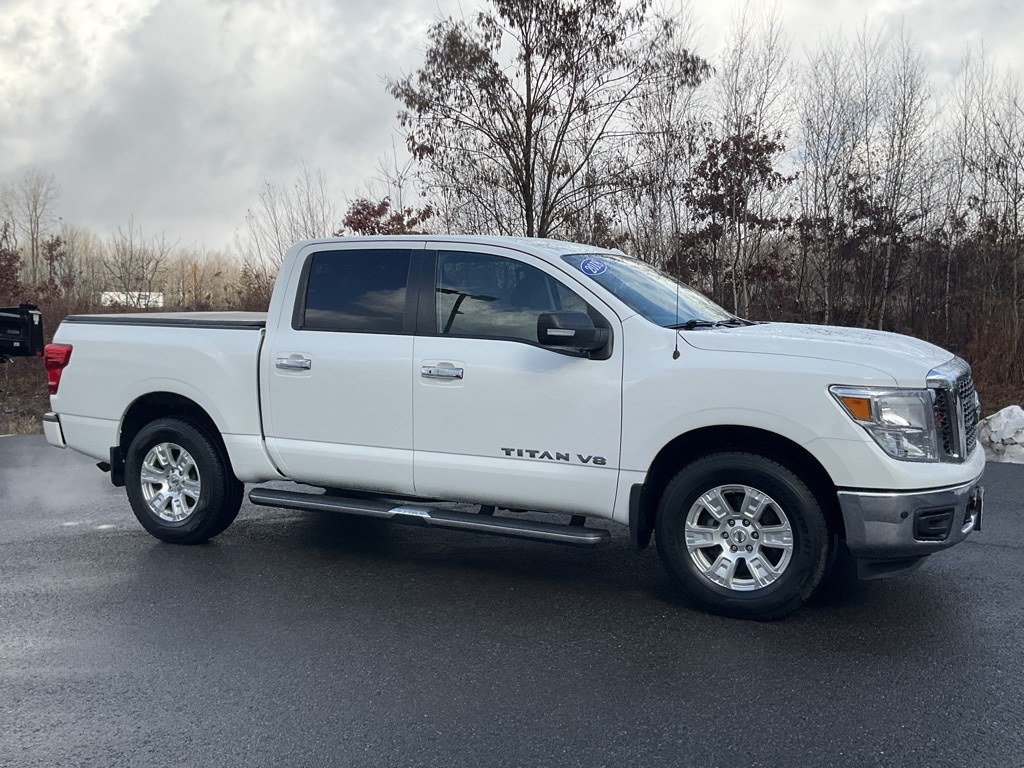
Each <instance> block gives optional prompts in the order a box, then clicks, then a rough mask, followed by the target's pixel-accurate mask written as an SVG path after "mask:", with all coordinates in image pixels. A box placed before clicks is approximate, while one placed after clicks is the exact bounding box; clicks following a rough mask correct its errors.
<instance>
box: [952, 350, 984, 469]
mask: <svg viewBox="0 0 1024 768" xmlns="http://www.w3.org/2000/svg"><path fill="white" fill-rule="evenodd" d="M956 390H957V394H958V395H959V396H960V405H961V407H962V408H963V409H964V436H965V437H966V438H967V455H968V456H970V454H971V451H973V450H974V446H975V444H976V443H977V441H978V417H979V416H980V415H981V414H980V413H978V410H979V409H978V394H977V392H975V390H974V378H973V377H972V376H971V369H970V368H968V369H967V372H966V373H964V374H962V375H961V376H960V378H958V379H957V380H956Z"/></svg>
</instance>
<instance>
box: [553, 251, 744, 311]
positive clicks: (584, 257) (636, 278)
mask: <svg viewBox="0 0 1024 768" xmlns="http://www.w3.org/2000/svg"><path fill="white" fill-rule="evenodd" d="M562 259H564V260H565V261H566V262H567V263H568V264H571V265H572V266H573V267H575V268H576V269H578V270H579V271H580V272H582V273H583V274H584V275H585V276H586V277H589V278H590V279H591V280H593V281H594V282H595V283H597V284H598V285H600V286H601V287H602V288H604V289H605V290H606V291H608V292H609V293H612V294H614V295H615V298H617V299H618V300H619V301H621V302H622V303H623V304H625V305H626V306H628V307H629V308H630V309H633V310H635V311H636V312H637V314H639V315H642V316H643V317H646V318H647V319H648V320H650V321H651V322H652V323H657V324H658V325H660V326H662V327H664V328H672V327H678V328H683V327H687V328H696V327H707V326H709V325H713V324H715V323H723V322H728V321H731V320H735V319H736V318H735V316H734V315H732V314H730V313H728V312H726V311H725V310H724V309H722V308H721V307H720V306H718V305H717V304H715V302H713V301H711V299H709V298H708V297H707V296H704V295H703V294H700V293H697V291H695V290H693V288H691V287H690V286H688V285H684V284H683V283H680V282H678V281H677V280H675V279H674V278H673V277H670V276H669V275H667V274H665V273H664V272H662V271H661V270H658V269H655V268H654V267H652V266H650V265H649V264H645V263H644V262H642V261H640V260H639V259H634V258H632V257H630V256H619V255H617V254H612V253H600V254H585V253H571V254H566V255H565V256H562ZM677 302H678V303H677ZM677 306H678V309H677Z"/></svg>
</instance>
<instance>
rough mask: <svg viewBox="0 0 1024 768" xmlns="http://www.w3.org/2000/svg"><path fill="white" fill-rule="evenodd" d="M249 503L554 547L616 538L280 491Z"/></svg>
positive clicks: (254, 494)
mask: <svg viewBox="0 0 1024 768" xmlns="http://www.w3.org/2000/svg"><path fill="white" fill-rule="evenodd" d="M249 501H251V502H252V503H253V504H258V505H260V506H263V507H280V508H283V509H299V510H306V511H310V512H341V513H342V514H346V515H359V516H362V517H376V518H379V519H382V520H390V521H392V522H395V523H405V524H406V525H420V526H424V527H427V528H447V529H449V530H454V531H467V532H469V533H486V534H490V535H492V536H509V537H512V538H516V539H530V540H532V541H546V542H549V543H551V544H568V545H570V546H576V547H593V546H597V545H598V544H605V543H607V542H609V541H611V538H612V537H611V533H609V532H608V531H606V530H604V529H603V528H584V527H583V526H582V525H579V524H570V525H560V524H558V523H538V522H534V521H532V520H517V519H514V518H511V517H498V516H496V515H493V514H477V513H473V512H456V511H454V510H448V509H436V508H433V507H427V506H422V505H419V504H402V505H400V506H397V507H396V506H394V505H393V504H390V503H388V502H386V501H377V500H375V499H349V498H345V497H342V496H321V495H319V494H313V493H299V492H297V491H279V490H276V489H274V488H253V489H252V490H251V491H249ZM574 521H575V518H574Z"/></svg>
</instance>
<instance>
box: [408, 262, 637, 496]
mask: <svg viewBox="0 0 1024 768" xmlns="http://www.w3.org/2000/svg"><path fill="white" fill-rule="evenodd" d="M432 260H433V262H434V263H433V264H431V261H432ZM424 263H425V266H424V280H423V285H424V286H425V287H426V290H425V291H424V294H423V295H421V299H420V319H419V322H420V325H419V329H418V330H419V335H417V337H416V340H415V354H414V367H413V372H412V373H413V377H412V378H413V381H414V384H413V393H414V400H413V401H414V425H415V426H414V443H415V449H416V465H415V485H416V492H417V493H418V494H420V495H423V496H430V497H438V498H445V499H459V500H465V501H479V502H488V503H496V504H499V505H501V506H508V507H515V508H531V509H544V510H552V509H556V510H559V511H569V512H580V513H605V514H610V513H611V511H612V508H613V506H614V501H615V489H616V484H617V480H618V468H619V436H620V429H621V401H622V352H621V349H620V347H621V344H620V343H619V341H620V340H621V327H620V325H619V322H618V319H617V318H616V316H615V315H614V314H613V313H612V311H611V310H610V309H609V308H608V307H607V306H606V305H603V304H602V303H601V302H600V301H599V300H598V299H597V298H596V297H595V296H593V295H592V294H589V293H587V292H586V290H585V289H583V288H582V287H581V286H580V285H579V284H576V283H572V281H568V280H566V279H565V277H564V275H561V274H560V273H559V272H558V270H556V269H555V268H553V267H551V266H550V265H548V264H547V263H546V262H544V261H543V260H542V259H538V258H535V257H532V256H529V255H527V254H524V253H520V252H517V251H512V250H508V249H501V248H491V247H484V246H480V245H450V246H449V245H446V246H445V249H444V250H438V251H437V252H436V257H434V256H433V252H431V251H428V252H427V254H426V255H425V258H424ZM431 273H433V285H432V286H430V285H429V278H428V275H430V274H431ZM431 289H432V290H431ZM550 311H581V312H588V313H589V314H591V316H592V317H593V318H595V322H597V323H599V324H603V325H605V326H606V327H608V328H609V330H611V332H612V337H613V340H612V342H611V344H610V347H609V348H608V349H606V350H605V351H604V352H603V353H602V354H597V355H591V356H581V355H578V354H571V353H566V352H560V351H556V350H554V349H551V348H545V347H542V346H541V345H540V344H538V342H537V318H538V316H539V315H540V313H541V312H550Z"/></svg>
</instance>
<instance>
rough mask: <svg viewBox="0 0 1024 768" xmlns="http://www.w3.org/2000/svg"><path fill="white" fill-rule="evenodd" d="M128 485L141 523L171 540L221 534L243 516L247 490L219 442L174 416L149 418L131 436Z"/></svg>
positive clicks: (193, 541) (200, 539)
mask: <svg viewBox="0 0 1024 768" xmlns="http://www.w3.org/2000/svg"><path fill="white" fill-rule="evenodd" d="M125 486H126V490H127V491H128V500H129V501H130V502H131V505H132V511H134V512H135V517H137V518H138V520H139V522H140V523H142V526H143V527H144V528H145V529H146V530H147V531H149V532H150V533H151V534H153V535H154V536H156V537H157V538H158V539H161V540H162V541H167V542H171V543H172V544H198V543H200V542H203V541H206V540H208V539H211V538H213V537H214V536H216V535H217V534H219V533H222V532H223V531H224V530H225V529H226V528H227V527H228V526H229V525H231V523H232V521H234V519H235V517H236V516H237V515H238V510H239V507H241V505H242V496H243V494H244V489H245V487H244V486H243V484H242V483H241V482H239V480H238V479H237V478H236V477H235V475H234V473H233V472H232V471H231V466H230V464H229V463H228V460H227V457H226V456H225V455H224V452H223V450H222V449H221V448H220V446H219V445H218V444H217V443H216V442H214V441H213V440H212V439H211V438H210V437H209V436H208V435H207V434H206V433H205V432H203V431H202V430H200V429H198V428H197V427H196V426H195V425H193V424H192V423H191V422H188V421H184V420H183V419H175V418H164V419H157V420H156V421H153V422H150V423H149V424H147V425H146V426H145V427H143V428H142V429H141V430H140V431H139V433H138V434H137V435H136V436H135V438H134V439H133V440H132V442H131V445H130V446H129V448H128V454H127V456H126V459H125Z"/></svg>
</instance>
